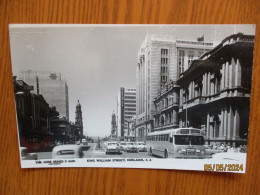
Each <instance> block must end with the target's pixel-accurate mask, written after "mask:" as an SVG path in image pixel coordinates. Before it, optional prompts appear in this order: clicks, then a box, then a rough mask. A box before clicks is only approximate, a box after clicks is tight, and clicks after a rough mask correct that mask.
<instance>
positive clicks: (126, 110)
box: [117, 87, 136, 138]
mask: <svg viewBox="0 0 260 195" xmlns="http://www.w3.org/2000/svg"><path fill="white" fill-rule="evenodd" d="M135 115H136V89H125V88H123V87H121V88H120V93H119V95H118V98H117V117H118V119H117V120H118V123H117V124H118V133H117V135H118V137H121V138H124V136H127V131H128V126H127V125H128V124H127V121H128V120H130V119H131V118H132V117H133V116H135Z"/></svg>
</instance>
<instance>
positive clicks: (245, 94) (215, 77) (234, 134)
mask: <svg viewBox="0 0 260 195" xmlns="http://www.w3.org/2000/svg"><path fill="white" fill-rule="evenodd" d="M253 49H254V36H249V35H243V34H241V33H239V34H234V35H231V36H229V37H227V38H225V39H224V40H223V41H222V42H221V43H220V44H219V45H218V46H216V47H215V48H214V49H212V50H211V51H209V52H207V53H205V54H204V55H202V56H201V57H200V58H199V59H197V60H194V61H193V63H192V64H191V65H190V67H189V68H188V69H187V70H186V71H185V72H183V73H182V74H181V77H180V79H179V80H178V84H179V85H180V86H181V89H180V109H179V123H180V127H183V126H191V127H197V128H201V129H204V130H205V132H206V140H207V141H208V143H212V142H216V143H219V144H220V143H226V144H229V145H240V144H246V142H247V134H248V125H249V124H248V123H249V106H250V95H251V80H252V66H253ZM186 113H187V114H186ZM186 120H187V123H186Z"/></svg>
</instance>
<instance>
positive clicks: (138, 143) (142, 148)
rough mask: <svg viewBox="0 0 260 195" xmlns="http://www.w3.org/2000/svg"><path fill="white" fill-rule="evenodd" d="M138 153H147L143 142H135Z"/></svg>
mask: <svg viewBox="0 0 260 195" xmlns="http://www.w3.org/2000/svg"><path fill="white" fill-rule="evenodd" d="M136 144H137V146H138V150H139V152H141V151H142V152H147V145H146V144H145V143H144V142H136Z"/></svg>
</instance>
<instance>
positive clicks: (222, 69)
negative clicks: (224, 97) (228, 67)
mask: <svg viewBox="0 0 260 195" xmlns="http://www.w3.org/2000/svg"><path fill="white" fill-rule="evenodd" d="M221 75H222V76H221V85H220V89H221V90H223V89H224V88H225V64H222V68H221Z"/></svg>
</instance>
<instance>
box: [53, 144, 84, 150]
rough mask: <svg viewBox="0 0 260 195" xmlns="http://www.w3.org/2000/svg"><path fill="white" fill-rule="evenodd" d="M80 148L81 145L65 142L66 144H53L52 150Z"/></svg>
mask: <svg viewBox="0 0 260 195" xmlns="http://www.w3.org/2000/svg"><path fill="white" fill-rule="evenodd" d="M80 148H82V146H80V145H76V144H67V145H60V146H55V147H54V148H53V150H52V151H58V150H79V149H80Z"/></svg>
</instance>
